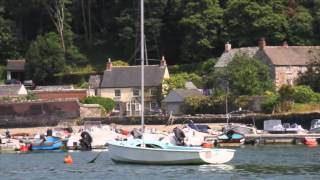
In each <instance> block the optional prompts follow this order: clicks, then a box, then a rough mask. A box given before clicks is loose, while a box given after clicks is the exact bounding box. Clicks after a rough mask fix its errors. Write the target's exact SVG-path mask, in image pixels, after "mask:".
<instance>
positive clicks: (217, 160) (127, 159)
mask: <svg viewBox="0 0 320 180" xmlns="http://www.w3.org/2000/svg"><path fill="white" fill-rule="evenodd" d="M234 152H235V151H234V150H231V149H205V148H200V147H179V146H171V147H166V148H148V147H129V146H127V145H126V144H123V145H121V143H110V144H109V155H110V157H111V159H112V160H113V161H115V162H120V163H136V164H163V165H170V164H177V165H178V164H221V163H226V162H229V161H230V160H231V159H232V158H233V156H234Z"/></svg>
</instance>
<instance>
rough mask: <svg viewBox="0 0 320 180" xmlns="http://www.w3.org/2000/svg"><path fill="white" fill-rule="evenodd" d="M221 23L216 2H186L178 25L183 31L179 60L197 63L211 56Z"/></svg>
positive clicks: (221, 10)
mask: <svg viewBox="0 0 320 180" xmlns="http://www.w3.org/2000/svg"><path fill="white" fill-rule="evenodd" d="M222 22H223V9H222V8H221V7H220V5H219V1H218V0H191V1H190V0H188V1H186V2H185V5H184V7H183V18H182V19H181V21H180V25H181V26H182V29H183V30H184V33H185V34H184V37H183V41H182V44H181V53H182V54H181V58H182V59H184V60H185V61H186V62H199V61H204V60H207V59H208V58H210V57H212V56H213V53H212V52H213V51H214V50H215V49H216V46H217V45H218V43H219V41H218V39H219V36H220V33H221V28H222Z"/></svg>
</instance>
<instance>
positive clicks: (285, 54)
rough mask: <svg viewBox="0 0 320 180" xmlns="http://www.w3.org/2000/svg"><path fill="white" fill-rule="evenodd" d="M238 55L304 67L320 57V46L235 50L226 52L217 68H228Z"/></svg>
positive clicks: (282, 64) (276, 63)
mask: <svg viewBox="0 0 320 180" xmlns="http://www.w3.org/2000/svg"><path fill="white" fill-rule="evenodd" d="M261 52H264V53H261ZM237 53H243V54H247V55H248V56H249V57H257V58H261V56H265V57H266V58H268V59H269V60H270V61H271V63H272V64H273V65H278V66H294V65H296V66H304V65H307V63H308V62H309V61H310V60H312V59H313V58H314V56H320V46H288V47H284V46H266V47H265V48H264V49H263V51H261V50H259V48H258V47H244V48H234V49H231V50H230V51H229V52H224V53H223V54H222V55H221V57H220V58H219V60H218V62H217V63H216V64H215V67H216V68H220V67H226V66H227V65H228V63H229V62H231V60H232V59H233V57H234V56H235V55H236V54H237Z"/></svg>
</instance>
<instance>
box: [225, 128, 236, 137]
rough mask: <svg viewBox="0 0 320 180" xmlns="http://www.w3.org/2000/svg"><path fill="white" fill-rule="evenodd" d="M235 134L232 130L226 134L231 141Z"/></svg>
mask: <svg viewBox="0 0 320 180" xmlns="http://www.w3.org/2000/svg"><path fill="white" fill-rule="evenodd" d="M234 133H235V131H234V130H232V129H230V130H229V131H227V132H226V135H227V137H228V139H229V140H231V139H232V135H233V134H234Z"/></svg>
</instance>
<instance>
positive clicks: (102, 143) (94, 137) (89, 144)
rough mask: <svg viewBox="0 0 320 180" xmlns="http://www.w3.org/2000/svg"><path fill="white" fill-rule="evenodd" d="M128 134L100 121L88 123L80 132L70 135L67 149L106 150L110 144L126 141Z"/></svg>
mask: <svg viewBox="0 0 320 180" xmlns="http://www.w3.org/2000/svg"><path fill="white" fill-rule="evenodd" d="M126 138H127V133H121V130H116V129H112V128H111V127H110V126H108V125H102V124H101V122H100V121H88V122H85V123H84V127H83V128H81V129H80V130H79V131H78V132H74V133H72V134H71V135H70V137H69V138H68V142H67V148H68V149H73V150H91V149H105V148H107V145H108V142H109V141H113V140H116V139H117V140H120V139H126Z"/></svg>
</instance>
